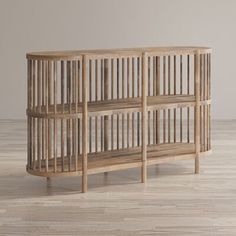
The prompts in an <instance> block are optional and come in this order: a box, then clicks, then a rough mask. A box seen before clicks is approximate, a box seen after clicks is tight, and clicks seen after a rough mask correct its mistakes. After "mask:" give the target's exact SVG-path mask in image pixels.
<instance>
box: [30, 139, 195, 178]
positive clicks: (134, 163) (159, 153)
mask: <svg viewBox="0 0 236 236" xmlns="http://www.w3.org/2000/svg"><path fill="white" fill-rule="evenodd" d="M194 156H195V144H194V143H168V144H158V145H157V144H155V145H150V146H148V147H147V164H148V165H153V164H159V163H165V162H168V161H171V160H179V159H188V158H194ZM74 159H75V158H74V157H72V158H71V160H72V161H71V166H75V165H74V161H75V160H74ZM54 162H55V159H54V158H52V159H50V160H48V172H46V171H45V164H46V162H45V160H42V161H41V171H40V172H38V175H45V174H47V175H50V173H52V175H57V174H60V173H62V172H61V170H62V159H61V157H58V158H57V161H56V162H57V173H54ZM77 163H78V165H77V171H76V172H77V174H78V175H81V174H82V159H81V156H78V162H77ZM141 165H142V161H141V147H135V148H125V149H119V150H109V151H104V152H98V153H90V154H88V174H95V173H101V172H108V171H114V170H121V169H128V168H134V167H141ZM36 166H37V161H36ZM73 171H74V172H75V170H73V169H71V170H70V172H72V173H73ZM34 172H35V173H36V172H37V170H35V171H33V170H31V173H34ZM68 172H69V158H68V157H64V171H63V173H65V174H66V173H68ZM36 175H37V174H36Z"/></svg>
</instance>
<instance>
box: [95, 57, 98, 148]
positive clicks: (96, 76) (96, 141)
mask: <svg viewBox="0 0 236 236" xmlns="http://www.w3.org/2000/svg"><path fill="white" fill-rule="evenodd" d="M95 101H96V102H97V101H98V60H96V61H95ZM97 151H98V117H97V116H96V117H95V152H97Z"/></svg>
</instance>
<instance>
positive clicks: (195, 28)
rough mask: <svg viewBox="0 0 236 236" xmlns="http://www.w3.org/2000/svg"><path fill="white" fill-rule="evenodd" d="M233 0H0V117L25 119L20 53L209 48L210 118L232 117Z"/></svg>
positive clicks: (235, 90)
mask: <svg viewBox="0 0 236 236" xmlns="http://www.w3.org/2000/svg"><path fill="white" fill-rule="evenodd" d="M235 12H236V1H235V0H178V1H177V0H0V119H1V118H25V106H26V60H25V53H26V52H28V51H38V50H57V49H60V50H61V49H87V48H119V47H139V46H164V45H165V46H169V45H171V46H172V45H200V46H211V47H212V48H213V49H214V53H213V67H212V71H213V75H212V95H213V106H212V116H213V118H215V119H233V118H236V108H235V109H234V107H235V104H233V100H235V101H236V78H235V72H236V66H235V62H236V57H235V55H236V47H235V42H236V32H235V31H236V30H235V22H236V14H235Z"/></svg>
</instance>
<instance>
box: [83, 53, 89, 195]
mask: <svg viewBox="0 0 236 236" xmlns="http://www.w3.org/2000/svg"><path fill="white" fill-rule="evenodd" d="M82 63H83V71H82V73H83V77H82V192H83V193H85V192H86V191H87V185H88V177H87V162H88V161H87V151H88V150H87V149H88V144H87V140H88V139H87V137H88V124H87V123H88V103H87V69H88V60H87V56H86V55H83V60H82Z"/></svg>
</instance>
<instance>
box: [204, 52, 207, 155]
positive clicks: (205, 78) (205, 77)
mask: <svg viewBox="0 0 236 236" xmlns="http://www.w3.org/2000/svg"><path fill="white" fill-rule="evenodd" d="M204 74H205V75H204V87H205V94H204V100H207V97H208V96H207V93H208V86H207V81H208V79H207V54H204ZM204 108H205V109H204V111H205V129H204V132H205V134H204V136H205V141H204V150H205V151H207V146H208V144H207V139H208V138H207V136H208V134H207V129H208V105H205V106H204Z"/></svg>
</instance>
